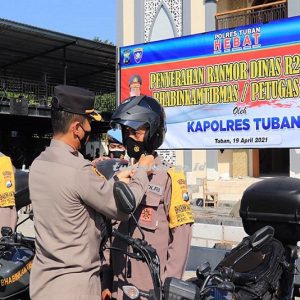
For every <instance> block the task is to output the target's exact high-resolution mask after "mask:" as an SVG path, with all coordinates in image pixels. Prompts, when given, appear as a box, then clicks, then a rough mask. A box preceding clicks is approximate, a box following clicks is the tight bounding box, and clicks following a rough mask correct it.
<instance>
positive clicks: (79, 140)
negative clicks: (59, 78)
mask: <svg viewBox="0 0 300 300" xmlns="http://www.w3.org/2000/svg"><path fill="white" fill-rule="evenodd" d="M100 119H101V117H100V115H99V114H98V113H97V112H96V111H95V110H94V94H93V93H92V92H90V91H88V90H86V89H82V88H78V87H73V86H63V85H61V86H57V87H55V90H54V97H53V100H52V109H51V120H52V128H53V138H52V140H51V143H50V146H49V147H47V149H46V150H45V151H44V152H42V153H41V154H40V156H39V157H37V158H36V159H35V160H34V162H33V164H32V165H31V168H30V174H29V189H30V197H31V201H32V206H33V212H34V215H35V218H34V228H35V237H36V256H35V258H34V262H33V266H32V271H31V275H30V297H31V299H32V300H35V299H43V300H48V299H49V300H50V299H51V300H52V299H61V300H66V299H72V300H79V299H82V300H83V299H84V300H86V299H90V300H93V299H95V300H96V299H99V298H100V295H101V286H100V278H99V270H100V260H99V246H100V236H101V231H102V230H103V226H104V224H105V217H109V218H113V219H117V220H124V219H127V218H128V216H127V215H124V214H123V213H122V212H120V211H119V210H118V208H117V207H116V203H115V200H114V197H113V186H114V181H115V179H114V178H112V179H110V180H106V179H105V178H104V176H102V175H101V174H100V173H99V172H98V171H97V170H96V169H95V168H94V167H93V166H92V164H91V162H90V161H88V160H85V159H84V158H83V156H82V155H81V154H80V153H79V152H78V150H79V149H80V148H81V147H83V145H84V144H85V143H86V141H87V140H88V137H89V134H90V132H91V124H90V123H91V121H92V120H96V121H99V120H100ZM143 158H144V161H143V163H142V164H141V165H144V166H147V167H149V166H151V165H152V163H153V160H154V158H153V156H151V155H148V156H144V157H143ZM145 169H146V168H140V169H138V170H137V171H136V173H134V174H133V172H132V171H130V170H123V171H121V172H119V173H118V174H117V177H118V179H119V180H122V181H124V182H129V178H130V179H131V180H130V183H129V186H130V187H131V189H132V191H133V192H134V195H135V197H136V201H137V203H139V202H140V201H141V198H142V196H143V194H144V193H145V191H146V190H147V188H148V184H149V181H148V177H147V174H146V172H145V171H144V170H145Z"/></svg>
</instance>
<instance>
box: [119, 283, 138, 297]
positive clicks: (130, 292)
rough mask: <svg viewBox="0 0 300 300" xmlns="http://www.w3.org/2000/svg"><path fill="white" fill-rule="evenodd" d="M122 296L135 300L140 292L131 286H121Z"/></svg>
mask: <svg viewBox="0 0 300 300" xmlns="http://www.w3.org/2000/svg"><path fill="white" fill-rule="evenodd" d="M122 289H123V292H124V294H125V295H126V296H127V297H129V298H130V299H136V298H138V297H139V295H140V292H139V290H138V289H137V288H136V287H135V286H132V285H123V286H122Z"/></svg>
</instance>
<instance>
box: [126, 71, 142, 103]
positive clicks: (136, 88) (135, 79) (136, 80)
mask: <svg viewBox="0 0 300 300" xmlns="http://www.w3.org/2000/svg"><path fill="white" fill-rule="evenodd" d="M141 90H142V78H141V76H140V75H138V74H134V75H132V76H131V77H130V79H129V94H130V97H134V96H140V95H141Z"/></svg>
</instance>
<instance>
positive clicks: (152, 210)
mask: <svg viewBox="0 0 300 300" xmlns="http://www.w3.org/2000/svg"><path fill="white" fill-rule="evenodd" d="M111 123H112V125H113V126H114V125H120V126H121V128H122V132H123V143H124V145H125V146H126V149H127V154H128V155H129V156H130V157H131V158H134V159H135V160H136V161H137V162H139V160H140V158H141V156H142V155H143V154H154V155H155V156H156V158H155V165H154V170H153V173H152V174H151V175H150V177H149V180H150V184H149V187H148V190H147V192H146V194H145V196H144V198H143V200H142V202H141V204H140V206H139V207H138V208H137V210H136V211H135V217H136V218H137V219H138V223H139V225H140V227H141V228H142V229H143V231H144V234H145V239H146V241H147V242H148V243H150V244H151V245H152V246H153V247H154V248H155V249H156V251H157V254H158V256H159V258H160V272H161V274H160V275H161V278H162V280H163V281H164V279H165V278H166V277H169V276H173V277H177V278H181V277H182V275H183V273H184V270H185V266H186V262H187V259H188V254H189V249H190V241H191V234H192V230H191V229H192V228H191V225H192V223H193V216H192V212H191V207H190V203H189V199H188V193H187V186H186V181H185V177H184V174H183V172H181V171H178V170H177V171H176V170H174V168H172V167H171V166H170V165H167V164H166V163H165V162H164V161H162V159H161V158H160V157H159V156H158V155H157V154H156V153H155V150H156V149H157V148H158V147H159V146H160V145H161V144H162V143H163V140H164V136H165V132H166V127H165V114H164V110H163V108H162V106H161V105H160V104H159V103H158V102H157V101H156V100H155V99H153V98H151V97H148V96H139V97H132V98H130V99H128V101H125V103H123V104H121V105H120V106H119V107H118V108H117V110H116V111H115V113H114V114H113V116H112V119H111ZM118 230H119V231H121V232H123V233H125V234H128V232H129V233H130V234H131V235H132V236H133V237H139V238H141V237H142V236H141V233H140V231H139V230H138V228H137V226H136V224H134V222H132V220H130V221H124V222H121V223H120V225H119V227H118ZM113 246H114V247H117V248H122V249H123V250H124V251H125V250H126V249H127V247H128V245H126V244H125V243H124V242H122V241H120V240H119V239H118V238H115V239H114V241H113ZM111 256H112V258H111V262H112V270H113V275H114V280H113V285H112V292H113V294H112V297H113V298H117V299H122V298H123V297H124V295H123V292H122V289H121V286H123V285H128V284H133V285H135V286H136V287H138V288H139V289H141V290H146V291H147V290H148V291H149V290H150V289H153V284H152V279H151V275H150V272H149V269H148V267H147V265H146V263H144V262H141V261H137V260H135V259H130V258H129V257H126V255H123V254H122V253H120V252H115V251H112V252H111Z"/></svg>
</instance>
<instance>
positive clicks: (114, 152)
mask: <svg viewBox="0 0 300 300" xmlns="http://www.w3.org/2000/svg"><path fill="white" fill-rule="evenodd" d="M108 155H109V157H112V158H121V157H122V156H123V157H124V156H125V150H124V151H120V150H109V152H108Z"/></svg>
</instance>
